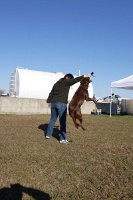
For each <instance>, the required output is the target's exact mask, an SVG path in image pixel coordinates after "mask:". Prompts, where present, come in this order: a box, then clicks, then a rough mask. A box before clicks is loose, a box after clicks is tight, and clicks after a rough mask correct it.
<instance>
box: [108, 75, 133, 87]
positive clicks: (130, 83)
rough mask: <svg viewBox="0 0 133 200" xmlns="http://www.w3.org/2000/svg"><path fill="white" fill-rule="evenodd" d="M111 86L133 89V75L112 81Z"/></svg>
mask: <svg viewBox="0 0 133 200" xmlns="http://www.w3.org/2000/svg"><path fill="white" fill-rule="evenodd" d="M111 88H119V89H126V90H133V75H131V76H128V77H127V78H124V79H121V80H118V81H114V82H112V83H111Z"/></svg>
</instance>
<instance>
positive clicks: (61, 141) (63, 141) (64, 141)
mask: <svg viewBox="0 0 133 200" xmlns="http://www.w3.org/2000/svg"><path fill="white" fill-rule="evenodd" d="M68 142H69V141H68V140H60V143H68Z"/></svg>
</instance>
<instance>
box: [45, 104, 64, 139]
mask: <svg viewBox="0 0 133 200" xmlns="http://www.w3.org/2000/svg"><path fill="white" fill-rule="evenodd" d="M66 115H67V104H66V103H61V102H57V103H51V119H50V122H49V124H48V129H47V134H46V135H47V136H49V137H50V136H51V135H52V133H53V128H54V125H55V122H56V120H57V118H58V116H59V120H60V140H66Z"/></svg>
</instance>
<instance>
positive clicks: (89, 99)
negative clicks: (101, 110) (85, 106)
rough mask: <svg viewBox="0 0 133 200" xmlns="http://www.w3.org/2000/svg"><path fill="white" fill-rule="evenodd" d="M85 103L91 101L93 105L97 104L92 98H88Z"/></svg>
mask: <svg viewBox="0 0 133 200" xmlns="http://www.w3.org/2000/svg"><path fill="white" fill-rule="evenodd" d="M86 101H93V102H94V103H95V104H97V101H96V100H95V99H93V98H90V97H88V99H87V100H86Z"/></svg>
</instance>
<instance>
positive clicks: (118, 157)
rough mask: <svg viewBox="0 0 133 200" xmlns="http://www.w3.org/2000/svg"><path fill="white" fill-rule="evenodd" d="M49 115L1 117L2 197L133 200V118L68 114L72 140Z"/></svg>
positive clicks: (0, 199)
mask: <svg viewBox="0 0 133 200" xmlns="http://www.w3.org/2000/svg"><path fill="white" fill-rule="evenodd" d="M49 118H50V115H0V200H33V199H35V200H45V199H46V200H50V199H52V200H106V199H108V200H133V116H128V115H126V116H112V117H111V118H110V117H109V115H100V116H97V115H83V124H84V126H85V127H86V131H82V130H81V129H80V127H79V130H77V129H76V128H75V127H74V124H73V122H72V119H71V118H70V117H69V116H68V117H67V139H68V140H69V141H70V142H69V144H60V143H59V141H58V139H59V122H58V121H57V122H56V124H55V128H54V132H53V137H52V138H51V139H45V131H46V129H47V124H48V122H49Z"/></svg>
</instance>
